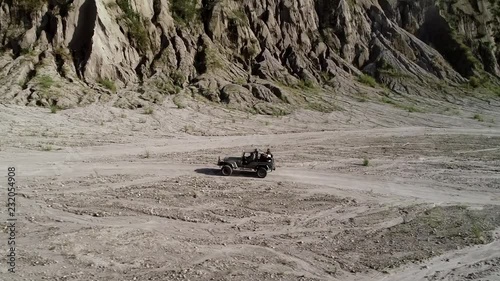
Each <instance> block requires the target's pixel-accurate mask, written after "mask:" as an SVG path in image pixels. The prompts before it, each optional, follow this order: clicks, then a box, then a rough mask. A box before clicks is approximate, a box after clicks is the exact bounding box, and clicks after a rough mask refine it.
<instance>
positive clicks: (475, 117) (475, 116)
mask: <svg viewBox="0 0 500 281" xmlns="http://www.w3.org/2000/svg"><path fill="white" fill-rule="evenodd" d="M472 119H474V120H477V121H479V122H484V118H483V116H482V115H481V114H475V115H474V117H472Z"/></svg>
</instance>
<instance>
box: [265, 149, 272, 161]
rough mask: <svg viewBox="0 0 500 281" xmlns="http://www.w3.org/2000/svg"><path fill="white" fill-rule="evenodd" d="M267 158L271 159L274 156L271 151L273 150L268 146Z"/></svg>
mask: <svg viewBox="0 0 500 281" xmlns="http://www.w3.org/2000/svg"><path fill="white" fill-rule="evenodd" d="M266 155H267V159H268V160H271V159H272V158H273V154H272V153H271V150H270V149H269V148H268V149H267V151H266Z"/></svg>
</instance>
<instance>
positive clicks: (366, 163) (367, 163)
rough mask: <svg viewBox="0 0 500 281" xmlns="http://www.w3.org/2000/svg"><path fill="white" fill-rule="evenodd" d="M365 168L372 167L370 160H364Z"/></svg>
mask: <svg viewBox="0 0 500 281" xmlns="http://www.w3.org/2000/svg"><path fill="white" fill-rule="evenodd" d="M363 166H365V167H368V166H370V160H369V159H368V158H365V159H363Z"/></svg>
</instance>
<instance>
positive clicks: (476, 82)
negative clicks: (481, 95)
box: [469, 77, 481, 88]
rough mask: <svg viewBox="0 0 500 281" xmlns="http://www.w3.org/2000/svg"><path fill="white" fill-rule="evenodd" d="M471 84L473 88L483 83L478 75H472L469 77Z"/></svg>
mask: <svg viewBox="0 0 500 281" xmlns="http://www.w3.org/2000/svg"><path fill="white" fill-rule="evenodd" d="M469 85H470V86H471V87H472V88H478V87H479V86H480V85H481V80H479V78H477V77H471V78H470V79H469Z"/></svg>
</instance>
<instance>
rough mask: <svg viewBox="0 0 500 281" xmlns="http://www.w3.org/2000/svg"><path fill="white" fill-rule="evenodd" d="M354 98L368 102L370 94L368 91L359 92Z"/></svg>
mask: <svg viewBox="0 0 500 281" xmlns="http://www.w3.org/2000/svg"><path fill="white" fill-rule="evenodd" d="M354 98H355V99H356V100H357V101H358V102H367V101H368V95H367V94H366V93H361V92H358V93H357V94H356V96H355V97H354Z"/></svg>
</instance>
